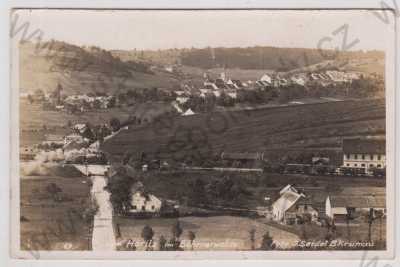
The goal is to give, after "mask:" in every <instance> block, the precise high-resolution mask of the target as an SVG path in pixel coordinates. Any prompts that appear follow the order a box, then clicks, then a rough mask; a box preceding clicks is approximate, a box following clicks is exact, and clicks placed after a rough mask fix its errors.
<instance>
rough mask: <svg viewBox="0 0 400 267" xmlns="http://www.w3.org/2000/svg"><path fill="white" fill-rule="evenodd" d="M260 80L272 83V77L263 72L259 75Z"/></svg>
mask: <svg viewBox="0 0 400 267" xmlns="http://www.w3.org/2000/svg"><path fill="white" fill-rule="evenodd" d="M260 81H263V82H267V83H268V84H271V83H272V77H271V76H270V75H268V74H264V75H263V76H262V77H261V79H260Z"/></svg>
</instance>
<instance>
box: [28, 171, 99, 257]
mask: <svg viewBox="0 0 400 267" xmlns="http://www.w3.org/2000/svg"><path fill="white" fill-rule="evenodd" d="M50 183H55V184H56V185H57V186H58V187H59V188H61V190H62V192H61V193H59V194H60V196H61V200H55V199H54V198H53V197H52V196H51V194H49V193H48V191H47V190H46V187H47V186H48V185H49V184H50ZM90 188H91V186H90V180H89V179H87V178H84V177H74V178H73V177H71V178H62V177H43V176H42V177H29V178H28V177H27V178H25V177H23V178H21V249H22V250H30V249H34V250H89V249H90V244H91V226H92V223H93V218H92V217H85V218H84V217H83V215H84V214H85V210H86V209H87V208H89V207H90V203H91V201H90Z"/></svg>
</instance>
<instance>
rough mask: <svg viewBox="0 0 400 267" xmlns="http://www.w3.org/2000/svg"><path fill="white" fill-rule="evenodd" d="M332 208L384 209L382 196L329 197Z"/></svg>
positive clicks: (384, 200) (384, 204) (384, 203)
mask: <svg viewBox="0 0 400 267" xmlns="http://www.w3.org/2000/svg"><path fill="white" fill-rule="evenodd" d="M329 199H330V201H331V206H332V207H354V208H385V207H386V199H385V197H383V196H330V197H329Z"/></svg>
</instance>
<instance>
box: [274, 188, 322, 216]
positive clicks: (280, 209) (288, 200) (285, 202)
mask: <svg viewBox="0 0 400 267" xmlns="http://www.w3.org/2000/svg"><path fill="white" fill-rule="evenodd" d="M306 216H308V217H309V218H310V220H312V221H316V220H317V219H318V211H317V210H316V209H314V208H313V203H312V202H311V200H310V199H309V198H307V197H306V195H305V194H304V193H303V192H300V191H299V190H298V189H296V188H294V187H293V186H292V185H290V184H289V185H287V186H285V187H284V188H283V189H282V190H281V191H280V192H279V198H278V199H277V200H276V201H275V202H274V203H272V218H273V220H275V221H278V222H281V223H285V224H293V223H295V222H296V221H297V219H299V218H302V219H304V218H305V217H306Z"/></svg>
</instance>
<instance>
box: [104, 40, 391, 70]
mask: <svg viewBox="0 0 400 267" xmlns="http://www.w3.org/2000/svg"><path fill="white" fill-rule="evenodd" d="M112 54H113V55H116V56H118V57H120V58H121V60H123V61H126V60H141V61H148V62H152V63H159V64H170V65H173V64H182V65H186V66H191V67H199V68H204V69H210V68H218V67H225V68H241V69H272V70H276V71H290V70H293V69H296V68H301V67H305V66H309V65H314V64H317V63H320V62H323V61H325V60H354V59H356V60H363V59H374V60H383V59H384V52H382V51H377V50H373V51H366V52H364V51H348V52H339V53H337V52H336V51H333V50H319V49H308V48H279V47H269V46H255V47H246V48H240V47H236V48H223V47H217V48H211V47H208V48H191V49H188V48H184V49H166V50H157V51H153V50H131V51H124V50H113V51H112Z"/></svg>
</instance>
